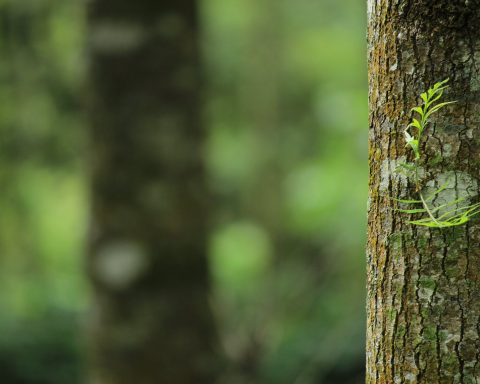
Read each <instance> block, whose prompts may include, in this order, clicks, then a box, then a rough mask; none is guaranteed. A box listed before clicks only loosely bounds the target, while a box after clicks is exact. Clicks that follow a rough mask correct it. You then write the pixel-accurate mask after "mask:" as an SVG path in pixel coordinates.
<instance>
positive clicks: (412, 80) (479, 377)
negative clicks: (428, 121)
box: [366, 0, 480, 384]
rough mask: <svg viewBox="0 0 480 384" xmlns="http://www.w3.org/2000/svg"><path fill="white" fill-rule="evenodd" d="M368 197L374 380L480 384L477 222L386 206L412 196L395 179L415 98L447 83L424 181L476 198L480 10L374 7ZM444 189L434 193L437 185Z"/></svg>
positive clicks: (403, 0)
mask: <svg viewBox="0 0 480 384" xmlns="http://www.w3.org/2000/svg"><path fill="white" fill-rule="evenodd" d="M368 14H369V26H368V40H369V75H370V76H369V84H370V94H369V99H370V100H369V102H370V137H369V142H370V196H369V233H368V246H367V259H368V305H367V307H368V330H367V380H366V382H367V383H388V384H392V383H425V384H434V383H435V384H436V383H445V384H447V383H448V384H452V383H462V384H471V383H480V364H479V357H480V333H479V331H480V323H479V321H480V225H479V220H478V218H477V219H474V220H472V221H471V222H469V223H467V225H463V226H459V227H456V228H453V229H452V228H450V229H449V228H445V229H435V228H434V229H427V228H423V227H418V226H413V225H411V224H408V223H407V220H408V217H406V216H405V215H404V214H401V213H399V212H396V211H394V210H393V208H394V207H393V201H392V200H391V197H400V198H402V197H404V196H411V195H412V194H414V193H415V192H414V188H413V186H412V185H411V183H410V182H409V180H408V179H407V178H405V177H404V176H402V175H401V174H399V173H396V172H395V171H394V170H395V167H396V165H397V164H398V162H399V161H401V160H402V159H403V160H404V159H405V156H407V157H408V156H409V154H408V151H407V149H406V148H405V141H404V138H403V130H404V129H405V128H406V126H407V124H408V122H409V119H410V118H411V113H410V109H411V108H412V107H414V106H416V105H418V104H419V99H418V94H419V93H420V92H421V91H423V90H425V89H427V88H428V86H430V85H432V84H433V83H434V82H437V81H440V80H443V79H445V78H450V86H451V87H450V88H449V89H448V90H447V92H446V96H445V99H449V100H458V103H457V104H454V105H453V106H451V107H449V108H445V109H443V110H442V111H441V112H440V113H439V114H438V115H436V116H435V118H434V122H435V123H434V124H432V125H430V126H429V128H428V132H427V133H426V135H425V137H426V138H427V139H426V143H425V148H424V151H425V152H426V161H425V163H424V164H422V168H423V171H424V174H425V175H426V179H427V180H430V184H431V185H433V184H434V183H435V180H437V182H438V180H441V179H445V178H446V177H447V176H448V175H450V176H453V183H451V184H450V185H449V187H448V190H449V193H450V194H451V195H452V196H456V195H460V194H462V192H463V193H465V191H467V192H468V193H469V194H470V195H472V196H473V195H477V194H478V189H479V188H478V179H479V177H480V172H479V170H480V167H479V166H480V147H479V145H480V139H479V137H480V128H479V122H480V73H479V70H480V67H479V66H478V60H479V59H480V28H479V25H480V2H479V1H478V0H466V1H449V0H435V1H433V0H418V1H411V0H397V1H393V0H369V1H368ZM437 186H438V184H437Z"/></svg>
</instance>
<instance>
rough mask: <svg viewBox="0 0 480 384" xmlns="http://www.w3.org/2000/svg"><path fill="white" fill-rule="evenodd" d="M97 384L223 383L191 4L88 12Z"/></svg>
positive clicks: (99, 2) (125, 5) (148, 3)
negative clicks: (218, 372)
mask: <svg viewBox="0 0 480 384" xmlns="http://www.w3.org/2000/svg"><path fill="white" fill-rule="evenodd" d="M89 31H90V33H89V35H90V36H89V38H90V41H89V48H90V57H91V68H90V75H91V85H92V95H91V97H92V100H91V105H92V108H91V122H92V123H91V147H92V164H91V170H92V199H93V222H92V230H91V232H92V233H91V250H90V258H89V273H90V277H91V281H92V282H93V286H94V291H95V306H94V313H93V316H92V317H93V324H92V333H91V336H92V343H91V345H92V355H93V376H94V382H95V383H100V384H132V383H139V384H150V383H151V384H161V383H165V384H172V383H175V384H192V383H196V384H197V383H200V384H201V383H208V384H211V383H213V382H214V378H213V374H214V370H215V369H214V368H215V364H214V346H215V332H214V326H213V321H212V316H211V313H210V310H209V303H208V300H209V297H208V295H209V278H208V268H207V261H206V239H207V232H206V231H207V223H206V221H207V206H206V205H207V194H206V188H205V179H204V171H203V165H202V163H203V155H202V139H203V136H204V135H203V130H202V129H201V128H202V127H201V124H200V120H201V119H200V116H199V77H200V76H199V63H198V59H199V54H198V36H197V35H198V20H197V9H196V3H195V1H194V0H180V1H178V0H169V1H152V0H137V1H130V0H121V1H120V0H117V1H105V0H93V1H91V2H90V5H89Z"/></svg>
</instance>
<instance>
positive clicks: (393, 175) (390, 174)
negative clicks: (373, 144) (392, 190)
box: [379, 156, 408, 192]
mask: <svg viewBox="0 0 480 384" xmlns="http://www.w3.org/2000/svg"><path fill="white" fill-rule="evenodd" d="M405 159H406V158H405V156H400V157H399V158H398V159H385V160H383V161H382V164H381V165H380V185H379V190H380V191H382V192H385V191H386V190H388V187H389V186H390V183H391V182H400V184H401V185H402V186H407V182H408V179H407V176H406V175H405V174H403V173H401V172H398V168H399V167H400V164H402V163H404V162H405Z"/></svg>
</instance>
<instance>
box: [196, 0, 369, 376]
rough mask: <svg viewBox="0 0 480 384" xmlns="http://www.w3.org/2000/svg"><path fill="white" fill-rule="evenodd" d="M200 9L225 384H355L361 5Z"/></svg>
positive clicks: (361, 225)
mask: <svg viewBox="0 0 480 384" xmlns="http://www.w3.org/2000/svg"><path fill="white" fill-rule="evenodd" d="M203 4H204V7H203V20H204V24H203V26H204V34H203V35H204V58H205V62H206V64H207V76H208V81H207V84H208V86H209V88H208V92H207V96H206V106H207V112H206V120H207V122H208V127H209V141H208V152H207V156H208V158H207V160H208V165H209V170H210V175H211V186H212V188H213V190H214V192H215V201H216V203H217V204H216V206H215V212H213V213H212V214H213V216H214V227H215V228H216V230H215V232H214V234H213V236H212V241H211V262H212V272H213V276H214V279H215V283H216V285H215V287H216V290H215V299H216V300H215V303H216V310H217V314H218V316H219V318H220V319H221V321H220V327H221V331H222V336H223V344H224V349H225V353H226V354H227V356H228V357H229V358H230V360H231V361H232V366H231V367H230V369H229V370H228V372H226V373H225V377H224V378H223V381H222V382H224V383H227V384H234V383H262V384H268V383H272V384H283V383H285V384H287V383H288V384H290V383H295V384H313V383H332V384H333V383H335V384H337V383H342V384H343V383H349V382H351V383H354V382H355V383H357V382H358V383H360V382H363V377H362V375H363V362H364V340H363V338H364V336H363V335H364V278H363V276H364V257H363V254H364V251H363V249H364V241H365V237H364V233H365V225H366V219H365V202H366V193H367V182H366V181H367V166H366V164H367V159H366V156H367V148H366V133H367V129H366V127H367V84H366V71H365V68H364V67H365V57H366V53H365V47H364V46H365V44H364V31H365V28H366V26H365V17H364V14H365V10H364V4H363V2H358V1H354V0H347V1H343V2H338V1H335V0H322V1H317V2H312V1H310V0H297V1H290V0H268V1H264V2H258V1H254V0H248V1H245V0H229V1H224V0H206V1H204V3H203Z"/></svg>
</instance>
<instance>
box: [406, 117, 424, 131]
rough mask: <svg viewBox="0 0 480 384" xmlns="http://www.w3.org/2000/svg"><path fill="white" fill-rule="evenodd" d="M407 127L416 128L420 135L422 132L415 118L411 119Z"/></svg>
mask: <svg viewBox="0 0 480 384" xmlns="http://www.w3.org/2000/svg"><path fill="white" fill-rule="evenodd" d="M408 126H409V127H415V128H417V129H418V130H419V131H420V133H421V132H422V130H423V129H422V126H421V124H420V122H419V121H418V120H417V119H415V118H413V119H412V122H411V123H410V124H409V125H408Z"/></svg>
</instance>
